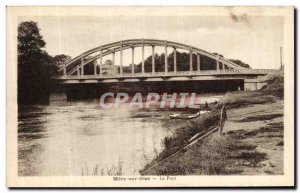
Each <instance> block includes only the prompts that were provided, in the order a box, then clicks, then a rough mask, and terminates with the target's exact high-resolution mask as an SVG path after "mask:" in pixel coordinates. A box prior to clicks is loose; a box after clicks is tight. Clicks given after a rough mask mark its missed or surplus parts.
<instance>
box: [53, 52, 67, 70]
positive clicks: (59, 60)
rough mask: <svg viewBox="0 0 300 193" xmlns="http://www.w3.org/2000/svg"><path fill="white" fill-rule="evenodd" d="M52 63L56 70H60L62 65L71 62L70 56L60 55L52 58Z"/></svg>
mask: <svg viewBox="0 0 300 193" xmlns="http://www.w3.org/2000/svg"><path fill="white" fill-rule="evenodd" d="M53 60H54V61H53V62H54V63H55V65H56V66H57V67H58V68H61V67H62V65H63V64H64V63H66V62H67V61H69V60H71V56H68V55H65V54H60V55H56V56H54V57H53Z"/></svg>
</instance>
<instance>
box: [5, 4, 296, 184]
mask: <svg viewBox="0 0 300 193" xmlns="http://www.w3.org/2000/svg"><path fill="white" fill-rule="evenodd" d="M7 89H8V91H7V113H8V118H7V160H9V161H7V179H8V182H7V185H8V186H9V187H201V186H204V187H227V186H229V187H244V186H248V187H250V186H254V187H260V186H268V187H272V186H282V187H283V186H294V139H295V136H294V8H293V7H7Z"/></svg>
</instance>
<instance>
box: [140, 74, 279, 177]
mask: <svg viewBox="0 0 300 193" xmlns="http://www.w3.org/2000/svg"><path fill="white" fill-rule="evenodd" d="M283 104H284V103H283V75H281V74H276V75H272V76H269V77H268V85H267V86H265V87H264V88H263V89H261V90H258V91H242V92H230V93H227V94H226V95H225V96H224V98H223V99H222V100H220V101H219V102H218V104H216V105H214V106H213V107H212V109H213V110H212V111H211V112H210V113H208V114H205V115H203V116H201V117H199V118H195V119H193V120H190V121H185V122H181V123H180V122H178V120H169V121H168V122H167V123H166V125H168V127H169V128H171V129H173V131H174V134H173V135H172V136H171V137H166V138H165V139H164V140H163V144H164V150H163V151H162V152H161V153H160V154H159V155H158V156H157V157H156V158H155V159H154V160H153V161H152V162H151V163H150V164H148V165H146V166H145V168H144V169H143V170H141V171H140V173H141V174H142V175H230V174H241V175H253V174H255V175H265V174H272V175H274V174H283V144H284V142H283ZM223 105H226V108H227V116H228V120H227V122H226V123H225V126H224V130H223V132H224V135H223V136H221V135H220V134H219V132H215V133H213V134H212V135H210V136H208V137H207V138H205V139H204V140H202V141H199V142H197V143H195V144H193V145H192V146H190V147H189V148H185V149H184V150H182V148H183V147H185V146H186V145H188V144H189V139H191V138H192V137H193V136H195V135H196V134H198V133H200V134H201V133H202V134H204V133H207V132H209V131H211V130H212V129H213V128H215V127H216V126H217V125H218V122H219V117H220V109H221V108H222V107H223ZM175 152H177V153H176V154H175V155H173V154H174V153H175Z"/></svg>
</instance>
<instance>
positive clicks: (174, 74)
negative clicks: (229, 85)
mask: <svg viewBox="0 0 300 193" xmlns="http://www.w3.org/2000/svg"><path fill="white" fill-rule="evenodd" d="M274 72H277V70H270V69H261V70H252V69H249V70H219V71H216V70H203V71H177V72H154V73H152V72H145V73H134V74H132V73H123V74H101V75H70V76H58V77H54V78H55V79H60V80H89V79H125V78H157V77H158V78H159V77H182V76H222V75H228V76H229V75H233V76H236V75H266V74H269V73H274Z"/></svg>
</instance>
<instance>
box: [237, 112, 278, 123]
mask: <svg viewBox="0 0 300 193" xmlns="http://www.w3.org/2000/svg"><path fill="white" fill-rule="evenodd" d="M282 116H283V114H282V113H275V114H264V115H256V116H249V117H246V118H244V119H241V120H238V122H251V121H265V120H271V119H275V118H277V117H282Z"/></svg>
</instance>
